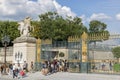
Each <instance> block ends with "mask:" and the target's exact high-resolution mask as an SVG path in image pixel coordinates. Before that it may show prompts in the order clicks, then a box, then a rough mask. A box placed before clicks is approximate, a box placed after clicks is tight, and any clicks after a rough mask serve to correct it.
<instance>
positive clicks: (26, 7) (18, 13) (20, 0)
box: [0, 0, 76, 20]
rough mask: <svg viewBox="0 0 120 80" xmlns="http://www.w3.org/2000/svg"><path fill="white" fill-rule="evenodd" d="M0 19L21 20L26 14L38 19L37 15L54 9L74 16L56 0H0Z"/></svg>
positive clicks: (63, 14)
mask: <svg viewBox="0 0 120 80" xmlns="http://www.w3.org/2000/svg"><path fill="white" fill-rule="evenodd" d="M0 10H1V11H0V14H1V15H0V20H22V19H24V18H25V17H26V16H30V17H32V18H33V19H38V15H40V14H43V13H45V12H48V11H56V12H58V14H60V15H61V16H63V17H65V16H66V15H67V16H76V14H75V13H74V12H72V11H71V9H70V8H69V7H67V6H61V5H60V4H59V3H58V2H57V1H56V0H36V1H32V0H0Z"/></svg>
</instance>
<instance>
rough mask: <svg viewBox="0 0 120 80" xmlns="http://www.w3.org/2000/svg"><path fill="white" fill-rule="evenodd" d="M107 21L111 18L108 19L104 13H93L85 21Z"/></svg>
mask: <svg viewBox="0 0 120 80" xmlns="http://www.w3.org/2000/svg"><path fill="white" fill-rule="evenodd" d="M109 19H111V17H110V16H107V15H106V14H104V13H98V14H96V13H93V14H92V15H91V17H90V18H88V19H87V20H88V21H91V20H109Z"/></svg>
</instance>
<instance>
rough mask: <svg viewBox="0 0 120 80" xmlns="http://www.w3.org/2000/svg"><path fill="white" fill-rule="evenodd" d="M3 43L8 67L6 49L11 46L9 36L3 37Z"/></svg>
mask: <svg viewBox="0 0 120 80" xmlns="http://www.w3.org/2000/svg"><path fill="white" fill-rule="evenodd" d="M1 41H2V44H3V46H4V49H5V55H4V64H5V65H6V49H7V46H8V45H9V42H10V38H9V36H7V35H5V36H3V37H2V40H1Z"/></svg>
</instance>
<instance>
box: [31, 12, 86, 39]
mask: <svg viewBox="0 0 120 80" xmlns="http://www.w3.org/2000/svg"><path fill="white" fill-rule="evenodd" d="M39 18H40V21H38V22H36V23H37V24H36V26H35V29H36V30H35V32H34V33H32V34H33V35H34V36H35V37H38V38H41V39H52V40H57V41H63V40H67V39H68V37H69V36H73V35H78V36H81V35H82V33H83V32H84V31H86V32H87V28H86V27H85V26H84V25H83V24H82V20H81V18H78V17H75V18H74V19H72V18H71V17H68V18H66V19H64V18H63V17H62V16H59V15H58V14H57V13H56V12H48V13H45V14H41V15H39ZM38 24H39V25H38ZM36 34H37V35H36Z"/></svg>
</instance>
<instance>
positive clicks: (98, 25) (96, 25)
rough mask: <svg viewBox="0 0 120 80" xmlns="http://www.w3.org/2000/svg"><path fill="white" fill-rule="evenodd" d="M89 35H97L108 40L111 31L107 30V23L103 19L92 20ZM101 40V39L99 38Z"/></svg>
mask: <svg viewBox="0 0 120 80" xmlns="http://www.w3.org/2000/svg"><path fill="white" fill-rule="evenodd" d="M89 35H96V36H97V38H98V37H102V38H99V39H101V41H102V40H108V39H109V36H110V34H109V31H108V30H107V25H106V24H105V23H103V22H101V21H98V20H92V21H90V24H89ZM99 41H100V40H99Z"/></svg>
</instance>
